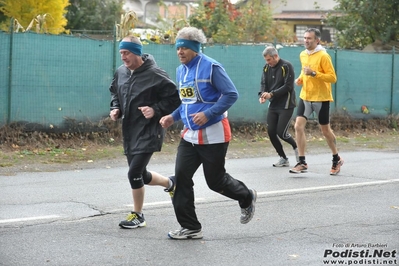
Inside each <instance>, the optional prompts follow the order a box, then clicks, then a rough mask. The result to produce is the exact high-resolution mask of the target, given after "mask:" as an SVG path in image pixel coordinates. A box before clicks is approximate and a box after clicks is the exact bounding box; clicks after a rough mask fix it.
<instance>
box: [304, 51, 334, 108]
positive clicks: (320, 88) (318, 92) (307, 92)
mask: <svg viewBox="0 0 399 266" xmlns="http://www.w3.org/2000/svg"><path fill="white" fill-rule="evenodd" d="M299 59H300V61H301V65H302V70H301V74H300V75H299V77H298V78H299V83H301V84H302V89H301V93H300V95H299V97H300V98H301V99H302V100H305V101H310V102H318V101H330V102H333V101H334V100H333V97H332V92H331V83H335V82H337V75H336V74H335V69H334V66H333V64H332V61H331V57H330V55H329V54H328V53H327V52H326V50H325V49H324V48H323V47H322V46H321V45H318V46H317V47H316V49H315V50H313V51H312V52H309V51H308V50H304V51H302V52H301V54H300V55H299ZM306 66H308V67H310V68H311V69H312V70H313V71H316V76H315V77H312V76H309V75H305V74H304V73H303V68H304V67H306Z"/></svg>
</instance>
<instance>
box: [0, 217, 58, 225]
mask: <svg viewBox="0 0 399 266" xmlns="http://www.w3.org/2000/svg"><path fill="white" fill-rule="evenodd" d="M59 217H60V216H59V215H46V216H36V217H26V218H16V219H5V220H0V224H4V223H17V222H26V221H35V220H44V219H55V218H59Z"/></svg>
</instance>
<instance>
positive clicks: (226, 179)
mask: <svg viewBox="0 0 399 266" xmlns="http://www.w3.org/2000/svg"><path fill="white" fill-rule="evenodd" d="M228 146H229V143H220V144H208V145H194V144H191V143H189V142H187V141H185V140H183V139H182V140H181V141H180V144H179V147H178V149H177V156H176V166H175V176H176V191H175V194H174V197H173V206H174V209H175V214H176V218H177V221H178V222H179V224H180V225H181V226H182V227H184V228H187V229H191V230H195V229H201V224H200V222H199V221H198V219H197V215H196V213H195V206H194V182H193V176H194V174H195V172H196V171H197V169H198V167H199V166H200V165H201V164H202V167H203V171H204V176H205V179H206V183H207V185H208V187H209V188H210V189H211V190H213V191H215V192H217V193H220V194H222V195H224V196H226V197H229V198H231V199H234V200H237V201H238V203H239V205H240V207H241V208H247V207H248V206H249V205H250V204H251V201H252V195H251V193H250V191H249V189H248V188H247V186H246V185H245V184H244V183H243V182H241V181H239V180H236V179H234V178H233V177H231V176H230V175H229V174H228V173H226V169H225V167H224V165H225V156H226V152H227V147H228Z"/></svg>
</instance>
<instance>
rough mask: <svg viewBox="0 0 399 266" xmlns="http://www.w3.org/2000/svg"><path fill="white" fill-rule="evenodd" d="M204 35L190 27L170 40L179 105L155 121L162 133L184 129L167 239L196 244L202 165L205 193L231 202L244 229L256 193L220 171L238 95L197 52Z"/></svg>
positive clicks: (213, 63)
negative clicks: (197, 179)
mask: <svg viewBox="0 0 399 266" xmlns="http://www.w3.org/2000/svg"><path fill="white" fill-rule="evenodd" d="M205 42H206V38H205V35H204V33H203V32H202V31H201V30H199V29H197V28H194V27H185V28H183V29H181V30H180V31H179V32H178V33H177V36H176V49H177V55H178V57H179V60H180V62H181V63H182V64H181V65H180V66H179V67H178V68H177V73H176V80H177V84H178V89H179V94H180V99H181V101H182V104H181V105H180V107H179V108H178V109H176V110H175V111H174V112H173V113H172V114H170V115H167V116H164V117H163V118H161V120H160V123H161V125H162V127H164V128H167V127H169V126H171V125H172V124H173V123H174V122H176V121H179V120H181V121H182V122H183V124H184V128H183V130H182V134H181V137H182V138H181V140H180V144H179V147H178V150H177V156H176V166H175V178H176V190H175V193H174V197H173V206H174V209H175V214H176V218H177V221H178V222H179V224H180V225H181V228H180V229H178V230H175V231H170V232H169V234H168V236H169V237H170V238H172V239H198V238H202V226H201V223H200V222H199V221H198V219H197V215H196V213H195V206H194V190H193V186H194V183H193V180H192V179H193V175H194V174H195V172H196V171H197V169H198V168H199V166H200V165H201V164H202V167H203V171H204V175H205V179H206V182H207V184H208V187H209V188H210V189H211V190H213V191H215V192H217V193H220V194H222V195H224V196H226V197H229V198H231V199H234V200H237V201H238V203H239V206H240V207H241V217H240V221H241V223H243V224H245V223H248V222H249V221H250V220H251V219H252V217H253V215H254V212H255V201H256V191H255V190H254V189H248V188H247V186H246V185H245V184H244V183H243V182H241V181H239V180H236V179H234V178H233V177H232V176H230V175H229V174H228V173H226V169H225V156H226V153H227V148H228V145H229V141H230V140H231V130H230V124H229V121H228V118H227V110H228V109H229V108H230V107H231V106H232V105H233V104H234V103H235V102H236V100H237V98H238V92H237V89H236V87H235V86H234V84H233V82H232V81H231V79H230V78H229V76H228V75H227V73H226V71H225V70H224V68H223V67H222V65H221V64H220V63H219V62H217V61H216V60H214V59H212V58H210V57H208V56H206V55H204V54H202V53H201V52H200V47H201V43H205Z"/></svg>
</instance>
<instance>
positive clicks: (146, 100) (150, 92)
mask: <svg viewBox="0 0 399 266" xmlns="http://www.w3.org/2000/svg"><path fill="white" fill-rule="evenodd" d="M142 57H143V61H144V63H143V64H142V65H141V66H140V67H139V68H138V69H136V70H134V72H133V74H131V71H130V70H129V69H128V68H127V67H125V66H124V65H122V66H120V67H119V68H118V69H117V70H116V71H115V74H114V78H113V80H112V83H111V86H110V88H109V90H110V92H111V107H110V109H111V110H113V109H120V110H121V112H120V117H121V118H122V134H123V147H124V152H125V154H129V155H135V154H141V153H152V152H156V151H160V150H161V148H162V143H163V138H164V134H165V130H164V129H163V128H162V127H161V125H160V124H159V119H160V118H161V117H162V116H164V115H168V114H170V113H172V112H173V111H174V110H175V109H176V108H178V107H179V105H180V103H181V101H180V98H179V94H178V91H177V88H176V85H175V83H174V82H173V81H172V80H171V79H170V78H169V76H168V74H167V73H166V72H165V71H164V70H163V69H161V68H160V67H158V65H157V64H156V63H155V60H154V58H153V56H152V55H149V54H143V56H142ZM140 106H150V107H152V108H153V109H154V111H155V115H154V117H152V118H151V119H146V118H145V117H144V116H143V114H142V113H141V111H140V110H139V109H138V107H140Z"/></svg>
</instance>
